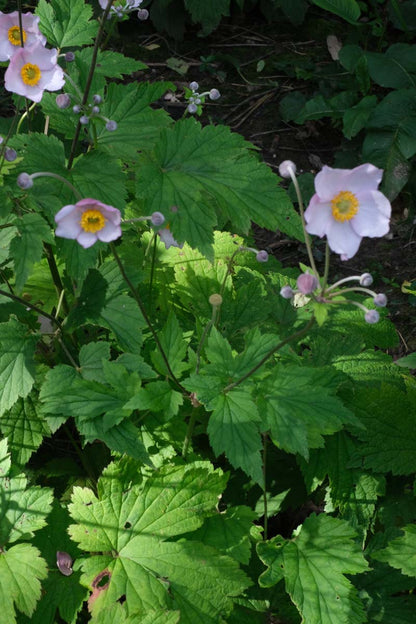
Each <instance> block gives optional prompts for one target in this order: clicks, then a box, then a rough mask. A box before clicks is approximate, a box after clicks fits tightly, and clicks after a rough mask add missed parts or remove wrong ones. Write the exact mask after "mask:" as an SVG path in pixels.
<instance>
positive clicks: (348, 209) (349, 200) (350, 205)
mask: <svg viewBox="0 0 416 624" xmlns="http://www.w3.org/2000/svg"><path fill="white" fill-rule="evenodd" d="M359 205H360V203H359V201H358V199H357V198H356V196H355V195H354V193H350V191H341V192H340V193H338V195H335V197H333V198H332V199H331V208H332V216H333V217H334V219H335V220H336V221H341V222H343V221H349V220H350V219H352V218H353V217H354V216H355V215H356V214H357V212H358V208H359Z"/></svg>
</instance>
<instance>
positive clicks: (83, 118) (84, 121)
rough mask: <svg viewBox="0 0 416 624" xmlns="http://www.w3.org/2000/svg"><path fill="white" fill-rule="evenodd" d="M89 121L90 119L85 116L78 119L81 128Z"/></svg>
mask: <svg viewBox="0 0 416 624" xmlns="http://www.w3.org/2000/svg"><path fill="white" fill-rule="evenodd" d="M89 121H90V118H89V117H87V115H82V117H80V118H79V123H81V124H82V125H83V126H86V125H87V123H89Z"/></svg>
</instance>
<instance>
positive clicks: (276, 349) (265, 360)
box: [223, 317, 315, 394]
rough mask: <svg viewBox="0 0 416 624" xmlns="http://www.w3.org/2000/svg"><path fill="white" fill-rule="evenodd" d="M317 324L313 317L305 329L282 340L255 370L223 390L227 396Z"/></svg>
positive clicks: (254, 367)
mask: <svg viewBox="0 0 416 624" xmlns="http://www.w3.org/2000/svg"><path fill="white" fill-rule="evenodd" d="M314 322H315V318H314V317H312V318H311V319H310V320H309V321H308V323H307V324H306V325H305V327H303V328H302V329H300V330H299V331H297V332H295V333H294V334H292V335H291V336H288V337H287V338H285V339H284V340H282V341H281V342H279V344H278V345H276V346H275V347H273V349H271V350H270V351H269V352H268V353H267V354H266V355H265V356H264V357H263V358H262V359H261V360H260V362H258V364H256V365H255V366H253V368H252V369H251V370H249V371H248V373H246V374H245V375H243V376H242V377H240V379H237V381H234V382H233V383H230V384H228V386H226V387H225V388H224V390H223V393H224V394H225V393H226V392H229V391H230V390H232V389H233V388H235V387H236V386H239V385H240V384H241V383H242V382H243V381H245V380H246V379H248V378H249V377H251V375H253V374H254V373H255V372H256V371H258V369H259V368H261V367H262V366H263V364H264V363H265V362H267V360H268V359H269V358H271V357H272V355H274V354H275V353H277V351H279V350H280V349H281V348H282V347H284V346H285V345H287V344H288V343H289V342H292V340H297V339H298V338H302V337H303V336H305V334H307V333H308V331H309V330H310V328H311V327H312V325H313V324H314Z"/></svg>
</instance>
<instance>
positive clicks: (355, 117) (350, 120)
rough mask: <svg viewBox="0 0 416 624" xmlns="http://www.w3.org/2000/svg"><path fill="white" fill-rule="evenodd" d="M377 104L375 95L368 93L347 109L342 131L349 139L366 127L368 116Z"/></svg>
mask: <svg viewBox="0 0 416 624" xmlns="http://www.w3.org/2000/svg"><path fill="white" fill-rule="evenodd" d="M376 104H377V97H376V96H375V95H367V96H366V97H365V98H363V99H362V100H361V101H360V102H358V104H356V105H355V106H353V107H352V108H350V109H349V110H347V111H345V113H344V117H343V120H342V121H343V128H342V131H343V133H344V136H345V137H346V138H347V139H352V138H353V137H355V136H356V135H357V134H358V133H359V132H360V131H361V130H363V128H365V127H366V124H367V121H368V118H369V117H370V115H371V114H372V112H373V110H374V108H375V106H376Z"/></svg>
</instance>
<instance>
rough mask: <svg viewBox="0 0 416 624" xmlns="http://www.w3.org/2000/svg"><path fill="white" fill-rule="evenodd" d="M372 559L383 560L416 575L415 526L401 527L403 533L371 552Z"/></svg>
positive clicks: (393, 566)
mask: <svg viewBox="0 0 416 624" xmlns="http://www.w3.org/2000/svg"><path fill="white" fill-rule="evenodd" d="M371 556H372V558H373V559H377V560H378V561H384V562H386V563H388V564H389V565H390V566H392V568H397V569H399V570H401V571H402V572H403V574H407V575H408V576H416V526H415V525H414V524H410V525H408V526H406V527H404V528H403V535H402V536H401V537H398V538H397V539H394V540H393V541H391V542H390V543H389V545H388V546H387V548H384V549H383V550H379V551H375V552H372V553H371Z"/></svg>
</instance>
